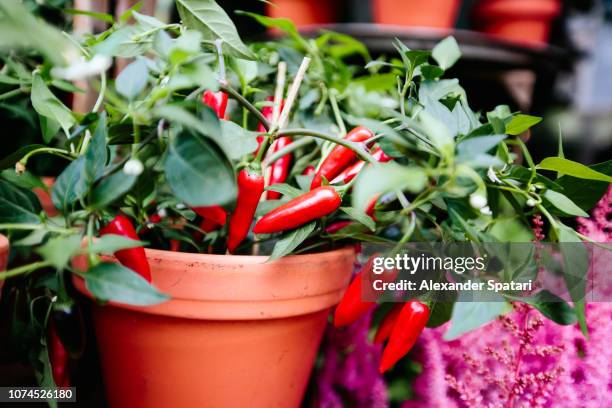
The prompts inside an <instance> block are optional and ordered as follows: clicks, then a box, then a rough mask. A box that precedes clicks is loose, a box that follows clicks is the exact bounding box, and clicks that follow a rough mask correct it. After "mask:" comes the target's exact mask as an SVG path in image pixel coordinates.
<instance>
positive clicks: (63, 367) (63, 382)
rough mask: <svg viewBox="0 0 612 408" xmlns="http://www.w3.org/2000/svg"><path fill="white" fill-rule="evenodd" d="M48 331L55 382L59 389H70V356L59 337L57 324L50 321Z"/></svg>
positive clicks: (50, 359) (50, 358) (48, 347)
mask: <svg viewBox="0 0 612 408" xmlns="http://www.w3.org/2000/svg"><path fill="white" fill-rule="evenodd" d="M48 330H49V333H48V336H47V338H48V344H47V349H48V353H49V362H50V363H51V373H52V374H53V381H54V382H55V385H57V386H58V387H70V373H69V371H68V363H69V362H70V356H69V354H68V351H66V348H65V347H64V344H63V343H62V340H61V339H60V337H59V336H58V334H57V330H56V329H55V324H54V323H53V321H52V320H50V321H49V328H48Z"/></svg>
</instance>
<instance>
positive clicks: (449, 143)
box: [419, 111, 455, 161]
mask: <svg viewBox="0 0 612 408" xmlns="http://www.w3.org/2000/svg"><path fill="white" fill-rule="evenodd" d="M419 120H420V123H421V126H422V127H423V130H424V131H425V135H426V136H427V137H428V138H429V140H430V141H431V143H432V144H433V145H434V147H435V148H436V149H437V150H438V151H439V152H440V154H441V155H442V156H443V157H445V158H446V159H447V160H449V161H452V159H453V156H454V153H455V142H454V139H453V135H452V134H451V132H450V131H449V129H448V127H447V126H446V125H445V124H444V123H443V122H441V121H440V120H439V119H437V118H435V117H433V116H432V115H431V114H430V113H429V112H427V111H421V113H420V114H419Z"/></svg>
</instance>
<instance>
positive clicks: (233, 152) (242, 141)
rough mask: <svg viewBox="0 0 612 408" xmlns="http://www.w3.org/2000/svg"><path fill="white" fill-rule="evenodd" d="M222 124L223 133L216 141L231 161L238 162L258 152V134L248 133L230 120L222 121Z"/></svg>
mask: <svg viewBox="0 0 612 408" xmlns="http://www.w3.org/2000/svg"><path fill="white" fill-rule="evenodd" d="M220 123H221V133H220V134H217V135H216V137H215V140H216V141H217V143H218V144H219V145H220V146H221V147H222V148H223V150H224V151H225V152H226V153H227V155H228V156H229V158H230V159H234V160H238V159H240V158H241V157H243V156H245V155H247V154H251V153H253V152H254V151H255V150H257V146H258V144H257V132H251V131H248V130H246V129H245V128H243V127H242V126H240V125H237V124H236V123H234V122H231V121H229V120H221V121H220Z"/></svg>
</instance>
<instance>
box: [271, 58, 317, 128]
mask: <svg viewBox="0 0 612 408" xmlns="http://www.w3.org/2000/svg"><path fill="white" fill-rule="evenodd" d="M308 64H310V58H308V57H304V59H303V60H302V64H301V65H300V68H299V69H298V72H297V74H295V78H294V79H293V82H292V83H291V87H290V88H289V92H287V100H286V101H285V107H284V108H283V111H282V112H281V115H280V118H279V119H278V123H277V127H278V129H283V128H284V127H285V123H286V122H287V119H289V113H290V112H291V108H292V107H293V103H294V102H295V98H296V97H297V94H298V91H299V90H300V85H301V84H302V80H303V79H304V75H306V70H307V69H308Z"/></svg>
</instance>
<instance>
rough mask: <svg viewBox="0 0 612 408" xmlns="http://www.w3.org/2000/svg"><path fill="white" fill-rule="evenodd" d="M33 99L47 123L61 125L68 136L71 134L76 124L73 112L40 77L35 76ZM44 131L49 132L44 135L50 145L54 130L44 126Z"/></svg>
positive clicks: (36, 108)
mask: <svg viewBox="0 0 612 408" xmlns="http://www.w3.org/2000/svg"><path fill="white" fill-rule="evenodd" d="M31 99H32V106H33V107H34V109H35V110H36V112H38V114H39V115H41V116H42V117H44V118H46V120H47V121H52V122H55V123H57V124H59V126H60V127H61V128H62V129H63V131H64V133H65V134H66V135H69V134H70V128H71V127H72V126H73V125H74V124H75V123H76V120H75V119H74V117H73V116H72V111H71V110H70V109H68V108H67V107H66V105H64V104H63V103H62V102H61V101H60V100H59V99H58V98H57V97H56V96H55V95H53V93H52V92H51V91H50V90H49V88H48V87H47V85H46V84H45V81H43V79H42V78H41V77H40V75H34V79H33V81H32V94H31ZM53 128H54V127H53ZM43 129H44V130H47V131H45V132H44V133H43V138H44V141H45V143H49V141H50V140H51V139H52V138H53V136H55V133H54V132H53V131H52V130H51V131H49V129H51V128H50V127H49V126H43ZM56 131H57V129H56Z"/></svg>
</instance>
